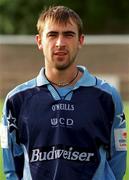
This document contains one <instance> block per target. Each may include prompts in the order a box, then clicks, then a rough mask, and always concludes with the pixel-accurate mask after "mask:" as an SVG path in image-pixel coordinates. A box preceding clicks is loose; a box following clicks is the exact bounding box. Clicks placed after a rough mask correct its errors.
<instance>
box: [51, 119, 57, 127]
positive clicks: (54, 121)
mask: <svg viewBox="0 0 129 180" xmlns="http://www.w3.org/2000/svg"><path fill="white" fill-rule="evenodd" d="M51 124H52V125H53V126H56V125H57V124H58V120H57V118H52V119H51Z"/></svg>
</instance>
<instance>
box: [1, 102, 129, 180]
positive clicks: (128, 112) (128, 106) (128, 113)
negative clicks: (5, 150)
mask: <svg viewBox="0 0 129 180" xmlns="http://www.w3.org/2000/svg"><path fill="white" fill-rule="evenodd" d="M124 108H125V115H126V119H127V132H129V103H124ZM1 111H2V101H0V117H1V115H2V113H1ZM127 142H128V143H127V144H128V147H127V148H128V151H129V136H128V139H127ZM1 169H3V167H2V151H1V148H0V180H5V176H4V174H3V171H2V170H1ZM127 169H129V154H128V155H127ZM124 180H129V171H126V174H125V177H124Z"/></svg>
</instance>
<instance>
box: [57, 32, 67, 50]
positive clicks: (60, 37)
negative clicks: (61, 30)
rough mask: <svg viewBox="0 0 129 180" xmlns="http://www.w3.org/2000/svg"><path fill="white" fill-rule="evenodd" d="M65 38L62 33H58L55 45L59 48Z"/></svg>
mask: <svg viewBox="0 0 129 180" xmlns="http://www.w3.org/2000/svg"><path fill="white" fill-rule="evenodd" d="M65 45H66V44H65V40H64V37H63V36H62V35H59V36H58V38H57V41H56V47H57V48H60V47H65Z"/></svg>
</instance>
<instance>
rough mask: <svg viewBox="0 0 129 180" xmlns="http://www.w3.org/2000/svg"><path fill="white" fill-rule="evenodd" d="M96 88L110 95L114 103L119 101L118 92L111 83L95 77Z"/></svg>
mask: <svg viewBox="0 0 129 180" xmlns="http://www.w3.org/2000/svg"><path fill="white" fill-rule="evenodd" d="M96 88H98V89H100V90H102V91H104V92H106V93H108V94H109V95H110V96H111V97H112V99H113V102H114V104H115V105H116V104H119V103H121V101H122V100H121V96H120V93H119V91H118V90H117V89H116V88H115V87H114V86H113V85H112V84H110V83H108V82H106V81H105V80H103V79H100V78H98V77H96Z"/></svg>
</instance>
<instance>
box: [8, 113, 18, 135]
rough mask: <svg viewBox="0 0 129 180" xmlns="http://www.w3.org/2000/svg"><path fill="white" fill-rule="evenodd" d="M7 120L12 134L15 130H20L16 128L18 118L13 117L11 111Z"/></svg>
mask: <svg viewBox="0 0 129 180" xmlns="http://www.w3.org/2000/svg"><path fill="white" fill-rule="evenodd" d="M7 120H8V122H9V131H10V132H12V131H13V130H14V129H18V128H17V126H16V118H14V117H13V116H12V113H11V111H9V114H8V117H7Z"/></svg>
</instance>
